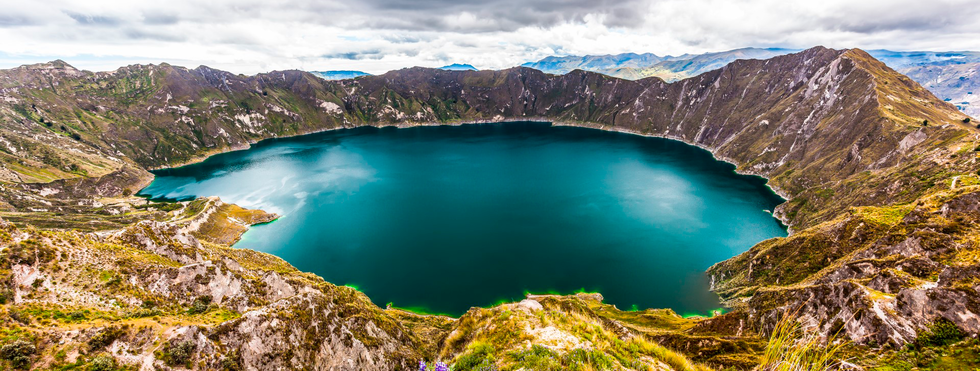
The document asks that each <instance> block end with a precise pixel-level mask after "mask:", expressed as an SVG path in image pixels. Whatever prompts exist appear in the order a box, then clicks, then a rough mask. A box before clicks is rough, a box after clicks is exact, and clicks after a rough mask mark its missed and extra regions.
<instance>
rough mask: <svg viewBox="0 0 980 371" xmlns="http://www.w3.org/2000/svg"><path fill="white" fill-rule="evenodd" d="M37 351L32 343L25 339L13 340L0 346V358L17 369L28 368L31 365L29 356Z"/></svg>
mask: <svg viewBox="0 0 980 371" xmlns="http://www.w3.org/2000/svg"><path fill="white" fill-rule="evenodd" d="M35 352H37V348H36V347H34V344H33V343H31V342H29V341H26V340H21V339H18V340H15V341H13V342H11V343H7V344H4V345H3V346H2V347H0V358H2V359H4V360H7V361H10V364H11V366H13V367H14V368H17V369H25V370H26V369H28V368H30V366H31V356H32V355H34V353H35Z"/></svg>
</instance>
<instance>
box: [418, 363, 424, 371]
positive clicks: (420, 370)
mask: <svg viewBox="0 0 980 371" xmlns="http://www.w3.org/2000/svg"><path fill="white" fill-rule="evenodd" d="M419 371H425V361H419Z"/></svg>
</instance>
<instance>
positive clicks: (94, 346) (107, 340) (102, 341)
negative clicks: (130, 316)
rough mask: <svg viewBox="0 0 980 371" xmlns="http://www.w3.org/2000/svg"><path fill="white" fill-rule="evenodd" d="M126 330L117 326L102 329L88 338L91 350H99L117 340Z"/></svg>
mask: <svg viewBox="0 0 980 371" xmlns="http://www.w3.org/2000/svg"><path fill="white" fill-rule="evenodd" d="M125 333H126V332H125V331H123V329H121V328H119V327H115V326H110V327H106V328H104V329H102V331H99V332H98V333H97V334H95V335H94V336H92V338H90V339H88V348H89V350H99V349H102V348H105V347H107V346H109V345H111V344H112V342H114V341H116V339H118V338H120V337H122V336H123V335H124V334H125Z"/></svg>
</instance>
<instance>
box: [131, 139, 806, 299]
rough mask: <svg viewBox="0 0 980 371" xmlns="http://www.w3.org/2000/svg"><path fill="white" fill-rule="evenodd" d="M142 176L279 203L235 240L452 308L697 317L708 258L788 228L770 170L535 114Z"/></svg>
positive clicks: (263, 151)
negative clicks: (531, 304) (513, 305)
mask: <svg viewBox="0 0 980 371" xmlns="http://www.w3.org/2000/svg"><path fill="white" fill-rule="evenodd" d="M155 174H156V176H157V178H156V180H154V181H153V183H152V184H151V185H150V186H149V187H147V188H146V189H144V190H143V191H142V192H141V194H144V195H149V196H151V197H156V198H172V199H187V198H193V197H198V196H220V197H221V198H222V199H223V200H225V201H228V202H233V203H236V204H239V205H242V206H244V207H249V208H260V209H263V210H267V211H271V212H276V213H278V214H280V215H282V217H281V218H280V219H279V220H277V221H275V222H273V223H270V224H266V225H260V226H256V227H254V228H253V229H252V230H250V231H249V232H248V233H246V234H245V236H243V239H242V241H241V242H239V243H238V244H237V245H236V247H239V248H248V249H254V250H258V251H264V252H268V253H272V254H275V255H277V256H279V257H282V258H283V259H285V260H286V261H288V262H290V263H291V264H293V265H294V266H296V267H297V268H299V269H301V270H304V271H309V272H314V273H316V274H318V275H320V276H322V277H323V278H324V279H326V280H327V281H329V282H332V283H335V284H339V285H344V284H346V285H351V286H355V287H357V288H359V289H360V290H362V291H363V292H364V293H366V294H367V295H368V296H369V297H371V299H372V300H374V301H375V302H376V303H378V304H379V305H385V304H387V303H393V304H394V305H395V306H398V307H405V308H414V309H417V310H424V311H428V312H436V313H447V314H454V315H455V314H460V313H462V312H464V311H466V310H467V309H469V308H470V307H471V306H487V305H492V304H494V303H496V302H498V301H501V300H520V299H521V298H523V295H524V293H525V292H532V293H547V292H553V293H564V294H567V293H573V292H576V291H582V290H584V291H590V292H601V293H602V294H603V296H604V297H605V298H606V302H608V303H612V304H616V305H617V306H619V307H620V308H624V309H625V308H630V307H633V306H636V307H637V308H665V307H667V308H673V309H674V310H676V311H677V312H679V313H691V314H693V313H707V312H708V311H710V310H712V309H715V308H717V307H718V306H719V304H718V299H717V297H716V296H715V295H714V294H712V293H711V292H709V291H708V283H707V281H706V277H705V276H704V273H703V272H704V270H705V269H707V268H708V267H709V266H711V265H712V264H714V263H717V262H719V261H722V260H724V259H727V258H730V257H732V256H734V255H736V254H738V253H741V252H743V251H745V250H747V249H748V248H749V247H751V246H752V245H753V244H755V243H757V242H759V241H762V240H764V239H768V238H772V237H779V236H785V235H786V231H785V229H784V227H783V226H782V225H781V224H780V223H779V222H778V221H777V220H776V219H774V218H773V217H772V216H771V215H770V214H769V213H767V211H766V210H772V209H773V208H774V207H775V206H776V205H778V204H779V203H780V202H781V201H782V199H780V198H779V197H778V196H777V195H776V194H774V193H773V192H772V191H771V190H770V189H769V188H768V187H766V186H765V181H764V180H763V179H761V178H758V177H749V176H742V175H738V174H736V173H735V171H734V166H733V165H731V164H727V163H724V162H720V161H717V160H715V159H714V158H712V156H711V154H710V153H708V152H707V151H705V150H702V149H700V148H697V147H693V146H690V145H686V144H683V143H680V142H676V141H671V140H666V139H660V138H646V137H640V136H635V135H629V134H620V133H612V132H605V131H600V130H593V129H584V128H572V127H552V126H551V125H549V124H544V123H507V124H483V125H464V126H455V127H451V126H439V127H420V128H410V129H395V128H382V129H378V128H359V129H349V130H338V131H331V132H325V133H319V134H312V135H306V136H301V137H294V138H286V139H275V140H268V141H263V142H260V143H258V144H256V145H255V146H253V147H252V148H251V149H249V150H245V151H238V152H230V153H225V154H220V155H216V156H213V157H211V158H209V159H208V160H206V161H204V162H202V163H198V164H194V165H189V166H184V167H180V168H175V169H169V170H161V171H156V172H155Z"/></svg>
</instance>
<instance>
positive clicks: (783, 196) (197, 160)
mask: <svg viewBox="0 0 980 371" xmlns="http://www.w3.org/2000/svg"><path fill="white" fill-rule="evenodd" d="M508 123H541V124H548V125H551V126H553V127H575V128H583V129H592V130H601V131H605V132H613V133H620V134H627V135H637V136H641V137H647V138H660V139H666V140H671V141H676V142H680V143H683V144H686V145H690V146H694V147H697V148H700V149H702V150H704V151H706V152H708V153H709V154H710V155H711V157H712V158H713V159H714V160H716V161H721V162H725V163H728V164H731V165H733V166H734V167H735V169H734V172H735V173H736V174H739V175H744V176H754V177H759V178H762V179H763V180H764V181H765V183H764V185H765V186H766V188H768V189H769V190H770V191H772V192H773V194H775V195H777V196H778V197H780V198H781V199H782V200H783V202H781V203H780V204H779V205H777V206H776V207H774V208H773V210H765V211H767V212H768V213H769V214H770V215H771V216H772V217H773V218H775V219H776V220H777V221H778V222H779V223H780V224H781V225H782V226H783V227H785V228H786V232H787V236H786V237H789V236H792V235H793V232H794V231H793V227H792V225H790V224H789V223H788V220H787V219H786V218H785V216H784V215H783V213H781V212H780V209H781V207H782V206H783V205H785V204H786V203H787V202H789V201H790V200H791V199H792V198H791V197H790V196H789V195H788V194H786V192H784V191H782V190H781V189H779V188H778V187H775V186H773V185H772V184H771V183H770V181H769V178H767V177H765V176H762V175H760V174H757V173H754V172H751V171H741V170H740V169H739V164H738V163H737V162H736V161H735V160H733V159H731V158H728V157H725V156H720V155H718V154H716V153H715V151H714V149H713V148H710V147H708V146H705V145H702V144H697V143H689V142H687V141H685V140H684V139H683V138H680V137H677V136H671V135H660V134H650V133H642V132H638V131H634V130H628V129H624V128H619V127H614V126H613V127H608V126H606V125H601V124H593V123H584V122H568V121H556V120H547V119H545V118H541V117H531V118H520V119H505V118H500V119H494V120H473V121H458V122H440V123H435V122H426V123H401V124H386V125H360V126H354V127H337V128H329V129H322V130H314V131H310V132H306V133H302V134H292V135H284V136H277V137H269V138H264V139H261V140H257V141H254V142H249V143H248V144H247V145H246V146H242V147H238V148H232V149H229V150H227V151H212V152H210V153H208V154H207V155H203V156H200V157H195V158H194V159H193V160H191V161H186V162H183V163H179V164H175V165H172V166H166V167H158V168H155V169H147V170H148V171H151V174H152V171H159V170H167V169H175V168H180V167H183V166H189V165H193V164H196V163H200V162H203V161H205V160H207V159H208V158H210V157H212V156H214V155H219V154H224V153H231V152H237V151H244V150H248V149H251V148H252V147H253V146H254V145H255V144H258V143H260V142H264V141H273V140H276V139H289V138H295V137H300V136H305V135H313V134H319V133H325V132H330V131H335V130H345V129H358V128H366V127H372V128H377V129H383V128H396V129H408V128H419V127H439V126H445V127H453V126H463V125H481V124H508ZM155 177H156V176H155V175H154V178H155ZM151 183H152V179H151ZM148 186H149V183H147V187H148ZM145 188H146V187H144V188H141V189H140V191H139V192H137V194H139V193H140V192H142V190H143V189H145ZM276 220H278V218H277V219H276ZM274 221H275V220H273V221H270V222H267V223H260V224H256V225H263V224H270V223H271V222H274ZM256 225H251V226H248V227H247V229H246V231H245V233H248V232H249V231H251V230H252V229H253V228H252V227H254V226H256ZM245 233H243V234H242V236H244V234H245ZM239 241H241V237H239V239H237V240H236V241H235V242H234V243H232V244H231V245H229V247H230V248H236V247H234V246H235V245H236V244H238V242H239ZM761 242H762V241H760V242H759V243H761ZM756 245H758V243H756V244H754V245H752V246H749V247H748V249H746V251H749V250H751V248H752V247H754V246H756ZM738 255H739V254H736V255H734V256H732V257H731V258H734V257H736V256H738ZM731 258H728V259H731ZM728 259H725V260H728ZM725 260H722V261H719V262H716V263H714V264H712V266H714V265H717V264H719V263H722V262H724V261H725ZM702 273H705V274H707V270H705V271H704V272H702ZM357 290H358V291H360V290H359V289H357ZM709 291H711V290H710V289H709ZM712 292H713V291H712ZM525 294H527V293H525ZM575 294H576V293H571V294H569V295H575ZM716 295H717V294H716ZM499 304H500V303H496V304H495V305H499ZM720 304H721V306H722V307H721V308H718V309H716V310H725V311H726V312H727V311H728V310H731V309H732V308H731V307H729V306H727V305H725V303H724V302H723V301H722V302H720ZM495 305H492V306H491V307H493V306H495ZM379 307H382V306H381V305H379ZM382 308H383V309H384V307H382ZM480 308H484V307H480ZM388 309H395V310H402V311H406V312H410V313H414V314H417V315H442V316H446V314H440V313H432V312H431V311H427V310H425V309H424V308H423V310H422V311H420V312H417V311H413V310H412V308H404V307H397V306H393V305H391V303H389V307H388ZM647 309H665V308H643V309H638V310H647ZM666 309H670V308H666ZM714 311H715V310H712V311H709V313H708V314H707V317H708V318H710V317H711V316H712V313H713V312H714ZM697 316H699V317H704V315H702V314H700V313H699V314H697ZM448 317H450V318H457V317H453V316H451V315H449V316H448Z"/></svg>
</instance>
